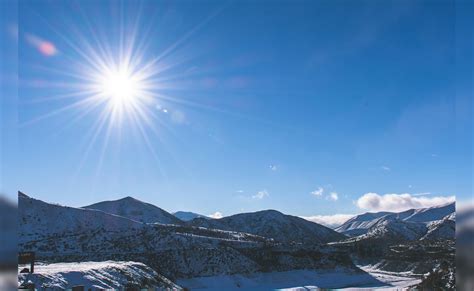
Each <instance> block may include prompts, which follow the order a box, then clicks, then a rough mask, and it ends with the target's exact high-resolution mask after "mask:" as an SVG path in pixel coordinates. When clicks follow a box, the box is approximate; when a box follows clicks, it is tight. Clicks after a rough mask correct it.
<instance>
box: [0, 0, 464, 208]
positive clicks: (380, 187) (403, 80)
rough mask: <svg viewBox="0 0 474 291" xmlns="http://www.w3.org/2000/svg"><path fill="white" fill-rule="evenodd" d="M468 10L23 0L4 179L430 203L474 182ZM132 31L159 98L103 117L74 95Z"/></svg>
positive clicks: (194, 203)
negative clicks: (118, 117) (119, 116)
mask: <svg viewBox="0 0 474 291" xmlns="http://www.w3.org/2000/svg"><path fill="white" fill-rule="evenodd" d="M137 3H140V4H141V5H138V4H137ZM465 5H468V4H465ZM465 10H466V9H463V7H462V5H459V6H458V7H457V8H456V6H455V5H454V3H453V2H448V1H446V2H443V1H436V2H435V1H428V2H424V1H393V2H390V1H387V2H383V3H380V2H377V1H350V2H349V1H299V2H295V3H290V2H285V1H274V2H271V1H270V2H269V1H260V2H250V1H246V2H241V1H235V2H223V1H212V2H209V1H201V2H199V5H196V3H193V2H187V1H180V2H175V1H147V2H136V1H133V2H118V1H112V2H106V1H101V4H92V2H83V1H74V2H73V1H71V2H64V1H35V2H29V1H22V2H20V4H19V7H18V23H16V24H15V23H11V25H9V29H8V30H7V32H5V33H6V34H8V36H7V37H5V36H4V38H8V37H10V38H11V40H12V41H18V74H19V78H20V86H19V90H18V98H17V99H16V101H15V102H12V103H9V104H13V105H12V108H13V107H14V109H12V110H14V111H15V112H16V113H17V117H18V127H17V130H16V131H15V133H14V134H13V136H14V138H15V139H16V140H17V142H16V143H15V146H11V148H10V149H9V150H10V151H11V154H10V155H8V157H7V158H5V160H6V161H10V163H9V164H8V170H7V171H5V170H4V171H3V172H4V173H3V176H4V181H8V183H7V182H4V189H5V191H15V190H16V189H20V190H22V191H25V192H26V193H28V194H30V195H32V196H34V197H37V198H39V199H43V200H46V201H52V202H58V203H61V204H66V205H71V206H83V205H87V204H90V203H93V202H96V201H99V200H105V199H116V198H121V197H123V196H127V195H130V196H134V197H136V198H138V199H141V200H144V201H147V202H151V203H154V204H156V205H158V206H160V207H162V208H164V209H167V210H169V211H177V210H192V211H195V212H199V213H203V214H211V213H214V212H221V213H223V214H224V215H229V214H233V213H237V212H242V211H255V210H261V209H270V208H273V209H277V210H280V211H282V212H285V213H290V214H294V215H301V216H312V215H318V214H319V215H332V214H339V213H358V212H362V211H365V210H378V208H380V207H378V208H377V207H376V206H374V205H373V204H364V203H363V202H364V201H361V200H359V199H360V198H361V197H364V196H363V195H364V194H366V193H377V194H378V195H379V196H378V197H376V198H377V199H379V200H380V201H381V202H382V204H383V203H386V204H384V205H387V207H392V206H393V203H398V202H397V201H399V199H398V198H400V197H402V196H401V195H402V194H409V195H408V196H407V195H405V196H403V197H404V198H403V199H401V200H403V201H409V203H415V204H416V203H420V204H422V205H430V203H434V202H433V201H435V200H433V199H441V198H442V197H448V196H452V195H456V197H457V199H458V200H468V199H470V197H471V195H472V180H473V175H472V132H473V127H472V100H471V99H472V85H471V82H472V64H473V63H472V41H471V42H469V36H472V31H470V30H469V28H468V27H472V26H473V25H472V18H470V17H468V15H466V13H467V12H465ZM134 28H136V30H134ZM132 36H135V38H134V39H132ZM121 38H122V39H123V41H122V42H121V41H120V39H121ZM470 39H471V40H472V38H470ZM121 43H122V44H123V45H122V46H121V45H120V44H121ZM131 43H133V44H134V45H135V50H134V53H135V54H134V58H135V59H136V56H140V57H141V59H140V60H139V61H137V63H138V65H137V68H138V69H140V66H142V67H143V66H144V65H145V64H147V63H148V62H149V61H150V60H152V59H158V61H157V62H156V63H154V64H153V65H152V66H153V67H154V69H156V70H159V72H158V73H156V74H155V75H154V76H153V80H159V82H158V81H156V82H154V83H153V82H152V85H153V88H152V90H150V92H149V93H150V96H151V97H152V98H151V100H150V102H147V103H146V104H145V105H144V107H145V108H144V111H143V112H147V113H146V114H145V113H143V112H142V114H141V115H144V116H139V117H140V118H139V119H140V120H139V121H137V120H133V119H131V118H126V117H124V118H123V120H122V121H121V122H117V121H111V120H110V119H106V122H107V123H106V124H111V126H110V131H109V133H107V130H105V129H104V128H106V127H104V128H103V130H97V128H95V127H94V124H96V122H97V121H98V120H100V116H101V114H103V113H104V112H105V111H106V109H105V107H104V106H102V105H101V106H99V105H97V107H94V109H91V110H90V111H87V108H85V107H83V106H72V105H71V104H73V103H75V102H80V101H81V100H83V99H84V98H87V97H89V96H87V94H88V93H87V92H86V91H87V88H88V87H87V86H88V84H87V83H88V82H89V83H90V82H94V80H92V81H91V80H90V79H91V74H90V72H89V71H88V70H87V67H93V65H94V62H96V63H97V62H99V61H104V59H106V58H109V59H110V60H112V61H113V62H116V63H120V62H121V61H122V59H123V57H120V47H123V46H125V47H126V46H127V45H128V44H131ZM84 78H88V80H87V81H84ZM89 85H90V84H89ZM12 96H13V95H12ZM93 105H94V104H93ZM63 108H68V109H63ZM91 108H92V107H91ZM127 110H130V109H128V108H124V111H127ZM54 112H56V113H54ZM144 120H150V122H149V123H148V122H145V121H144ZM94 136H95V138H94ZM13 157H15V158H14V159H15V162H13V161H12V160H13ZM321 190H322V191H321ZM334 193H337V195H336V194H334ZM319 194H320V195H319ZM384 194H397V195H400V196H384ZM365 197H366V198H367V197H368V196H365ZM336 198H337V199H336ZM392 198H396V199H392ZM420 199H421V200H420ZM358 201H359V202H360V203H358ZM436 201H437V200H436ZM363 205H365V206H366V207H365V208H363V207H362V206H363ZM367 205H368V206H367ZM395 206H396V205H395ZM395 208H396V207H395Z"/></svg>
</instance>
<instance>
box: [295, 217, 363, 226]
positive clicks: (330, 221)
mask: <svg viewBox="0 0 474 291" xmlns="http://www.w3.org/2000/svg"><path fill="white" fill-rule="evenodd" d="M354 216H355V214H334V215H314V216H301V218H304V219H306V220H309V221H312V222H316V223H319V224H322V225H325V226H327V227H332V228H334V227H337V226H339V225H341V224H343V223H344V222H346V221H347V220H349V219H351V218H352V217H354Z"/></svg>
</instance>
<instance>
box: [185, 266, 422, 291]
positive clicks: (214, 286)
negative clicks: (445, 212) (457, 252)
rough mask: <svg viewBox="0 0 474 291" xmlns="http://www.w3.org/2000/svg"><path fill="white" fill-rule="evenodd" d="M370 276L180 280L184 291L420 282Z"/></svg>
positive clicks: (337, 273) (299, 273)
mask: <svg viewBox="0 0 474 291" xmlns="http://www.w3.org/2000/svg"><path fill="white" fill-rule="evenodd" d="M367 271H369V272H367V273H362V272H361V273H354V272H351V271H349V270H344V269H336V270H332V271H315V270H295V271H287V272H271V273H256V274H253V275H227V276H213V277H198V278H191V279H181V280H178V282H177V283H178V284H179V285H180V286H181V287H183V288H188V289H191V290H224V289H225V290H275V289H280V290H319V289H320V288H337V289H345V288H349V289H350V290H363V289H366V290H374V288H376V289H385V290H390V289H402V288H406V287H408V286H413V285H415V284H418V283H419V282H420V280H419V279H417V278H414V277H411V276H408V275H406V276H405V275H403V276H401V275H399V274H396V273H389V272H382V271H379V270H377V269H367Z"/></svg>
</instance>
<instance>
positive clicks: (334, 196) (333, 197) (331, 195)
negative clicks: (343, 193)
mask: <svg viewBox="0 0 474 291" xmlns="http://www.w3.org/2000/svg"><path fill="white" fill-rule="evenodd" d="M327 199H329V200H332V201H337V200H338V199H339V195H338V194H337V193H336V192H331V194H329V196H328V197H327Z"/></svg>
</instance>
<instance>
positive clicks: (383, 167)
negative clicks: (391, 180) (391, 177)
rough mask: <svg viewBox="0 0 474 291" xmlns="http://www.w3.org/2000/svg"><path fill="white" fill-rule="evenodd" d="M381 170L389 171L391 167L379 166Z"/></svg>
mask: <svg viewBox="0 0 474 291" xmlns="http://www.w3.org/2000/svg"><path fill="white" fill-rule="evenodd" d="M380 168H381V169H382V170H384V171H386V172H390V171H391V170H392V169H390V167H387V166H382V167H380Z"/></svg>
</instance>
